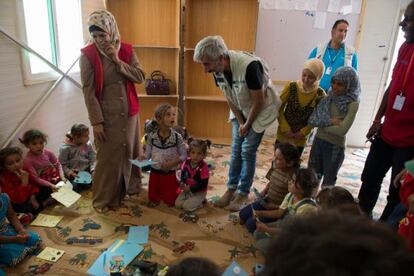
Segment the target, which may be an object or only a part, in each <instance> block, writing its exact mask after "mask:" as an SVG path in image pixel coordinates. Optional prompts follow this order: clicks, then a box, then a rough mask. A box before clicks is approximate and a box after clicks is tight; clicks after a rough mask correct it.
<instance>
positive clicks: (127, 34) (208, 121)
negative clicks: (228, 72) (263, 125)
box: [106, 0, 259, 144]
mask: <svg viewBox="0 0 414 276" xmlns="http://www.w3.org/2000/svg"><path fill="white" fill-rule="evenodd" d="M106 2H107V8H108V10H109V11H110V12H111V13H113V15H114V16H115V18H116V20H117V23H118V27H119V30H120V32H121V39H122V41H125V42H127V43H131V44H133V45H134V50H135V52H136V54H137V56H138V59H139V60H140V62H141V64H142V66H143V68H144V70H145V72H146V77H147V78H149V77H150V74H151V72H152V71H154V70H161V71H162V72H164V73H165V75H166V77H167V78H169V79H171V80H172V83H173V88H174V91H173V92H171V95H167V96H151V95H146V94H145V86H144V84H140V85H137V89H138V93H139V99H140V105H141V114H140V117H141V126H142V127H143V123H144V121H145V120H146V119H149V118H152V116H153V112H154V108H155V107H156V106H157V105H158V104H160V103H163V102H168V103H171V104H173V105H174V106H176V105H177V104H178V108H180V107H182V108H183V109H184V116H183V120H184V123H185V126H186V127H187V129H188V131H189V134H190V135H191V136H193V137H200V138H209V139H210V140H211V141H212V142H213V143H220V144H223V143H224V144H229V143H230V142H231V124H230V123H229V122H228V115H229V107H228V105H227V102H226V99H225V97H224V96H223V93H222V92H221V91H220V90H219V89H218V87H217V86H216V85H215V82H214V78H213V76H212V75H211V74H208V73H205V72H204V69H203V67H202V65H200V64H197V63H195V62H194V61H193V55H194V47H195V45H196V44H197V42H198V41H199V40H200V39H202V38H203V37H205V36H208V35H221V36H222V37H223V38H224V40H225V41H226V44H227V46H228V47H229V49H235V50H244V51H249V52H254V49H255V44H256V29H257V15H258V10H259V3H258V1H257V0H122V1H121V0H107V1H106ZM180 17H181V18H182V19H183V21H182V22H180ZM177 113H180V112H178V111H177ZM181 114H182V112H181Z"/></svg>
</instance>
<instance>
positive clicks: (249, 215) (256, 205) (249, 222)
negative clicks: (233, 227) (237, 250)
mask: <svg viewBox="0 0 414 276" xmlns="http://www.w3.org/2000/svg"><path fill="white" fill-rule="evenodd" d="M252 209H254V210H257V211H261V210H267V209H266V208H265V207H264V206H263V205H262V204H261V203H260V201H255V202H253V203H252V204H249V205H247V206H246V207H244V208H243V209H241V210H240V212H239V217H240V220H242V221H244V222H245V225H246V228H247V230H249V232H250V233H253V232H254V231H255V230H256V218H254V217H253V210H252ZM259 220H260V221H261V222H263V223H269V222H273V221H276V220H277V219H275V218H267V217H261V218H260V219H259Z"/></svg>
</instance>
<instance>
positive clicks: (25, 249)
mask: <svg viewBox="0 0 414 276" xmlns="http://www.w3.org/2000/svg"><path fill="white" fill-rule="evenodd" d="M1 192H2V191H1V188H0V264H6V265H9V266H12V267H14V266H16V265H17V264H18V263H20V262H21V261H23V259H24V258H25V257H26V256H27V255H28V254H31V253H33V252H34V251H35V250H37V249H38V247H39V246H41V242H42V240H41V238H40V237H39V235H38V234H36V233H35V232H32V231H27V230H26V229H24V227H23V225H22V224H21V223H20V221H19V220H18V219H17V216H16V213H15V212H14V210H13V207H12V205H11V203H10V199H9V197H8V195H7V194H4V193H1Z"/></svg>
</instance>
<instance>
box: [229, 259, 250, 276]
mask: <svg viewBox="0 0 414 276" xmlns="http://www.w3.org/2000/svg"><path fill="white" fill-rule="evenodd" d="M223 276H249V274H247V272H246V271H244V270H243V268H242V267H241V266H240V265H239V264H238V263H236V262H235V261H233V262H232V263H231V264H230V265H229V266H228V267H227V268H226V270H225V271H224V273H223Z"/></svg>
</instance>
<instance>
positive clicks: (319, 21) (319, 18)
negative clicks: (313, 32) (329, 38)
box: [313, 12, 326, 30]
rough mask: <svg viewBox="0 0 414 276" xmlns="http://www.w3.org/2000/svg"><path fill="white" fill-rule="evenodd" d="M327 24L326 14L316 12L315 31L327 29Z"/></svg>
mask: <svg viewBox="0 0 414 276" xmlns="http://www.w3.org/2000/svg"><path fill="white" fill-rule="evenodd" d="M325 24H326V12H316V13H315V17H314V21H313V27H314V28H315V29H322V30H323V29H325Z"/></svg>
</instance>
